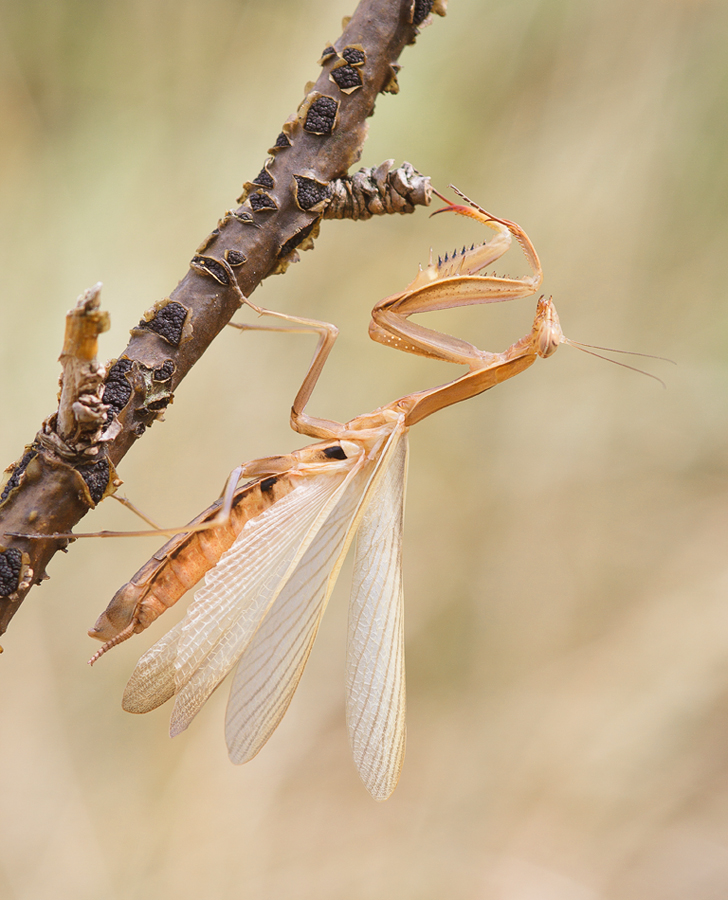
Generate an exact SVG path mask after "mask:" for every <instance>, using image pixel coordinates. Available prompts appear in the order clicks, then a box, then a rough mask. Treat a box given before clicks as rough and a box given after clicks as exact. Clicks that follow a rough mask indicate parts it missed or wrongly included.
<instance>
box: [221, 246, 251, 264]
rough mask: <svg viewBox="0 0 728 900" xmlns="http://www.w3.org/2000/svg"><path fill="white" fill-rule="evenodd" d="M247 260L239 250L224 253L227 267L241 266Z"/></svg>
mask: <svg viewBox="0 0 728 900" xmlns="http://www.w3.org/2000/svg"><path fill="white" fill-rule="evenodd" d="M247 259H248V257H247V256H246V255H245V254H244V253H241V252H240V250H226V251H225V260H226V262H227V264H228V265H229V266H233V267H235V266H242V264H243V263H244V262H246V261H247Z"/></svg>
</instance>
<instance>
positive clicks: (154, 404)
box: [144, 394, 172, 413]
mask: <svg viewBox="0 0 728 900" xmlns="http://www.w3.org/2000/svg"><path fill="white" fill-rule="evenodd" d="M171 402H172V395H171V394H165V395H164V396H161V397H157V399H156V400H150V401H149V402H148V403H145V404H144V408H145V409H148V410H151V411H152V412H153V413H159V412H162V410H164V409H166V408H167V407H168V406H169V404H170V403H171Z"/></svg>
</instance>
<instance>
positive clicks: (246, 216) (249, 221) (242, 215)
mask: <svg viewBox="0 0 728 900" xmlns="http://www.w3.org/2000/svg"><path fill="white" fill-rule="evenodd" d="M232 215H233V217H234V218H235V219H237V220H238V222H240V223H241V224H242V225H255V219H254V218H253V214H252V213H249V212H248V211H247V209H239V210H237V211H236V212H234V213H233V214H232ZM256 227H257V226H256Z"/></svg>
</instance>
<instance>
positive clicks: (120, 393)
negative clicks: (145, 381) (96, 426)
mask: <svg viewBox="0 0 728 900" xmlns="http://www.w3.org/2000/svg"><path fill="white" fill-rule="evenodd" d="M131 367H132V361H131V360H130V359H117V361H116V362H115V363H114V364H113V366H112V367H111V368H110V369H109V373H108V375H107V376H106V387H105V388H104V395H103V397H102V398H101V402H102V403H104V404H106V406H108V407H109V410H108V412H107V413H106V421H107V422H110V421H111V420H112V419H113V418H114V416H118V415H119V413H120V412H121V411H122V409H124V407H125V406H126V404H127V403H128V402H129V400H130V398H131V393H132V390H131V385H130V384H129V382H128V381H127V379H126V373H127V372H128V371H129V370H130V369H131Z"/></svg>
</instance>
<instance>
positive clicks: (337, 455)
mask: <svg viewBox="0 0 728 900" xmlns="http://www.w3.org/2000/svg"><path fill="white" fill-rule="evenodd" d="M324 456H325V457H326V458H327V459H346V453H344V450H343V448H342V447H341V446H340V445H339V444H337V445H336V446H335V447H326V448H325V450H324Z"/></svg>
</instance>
